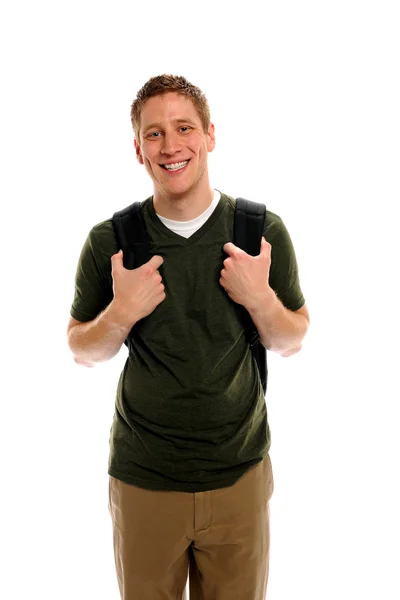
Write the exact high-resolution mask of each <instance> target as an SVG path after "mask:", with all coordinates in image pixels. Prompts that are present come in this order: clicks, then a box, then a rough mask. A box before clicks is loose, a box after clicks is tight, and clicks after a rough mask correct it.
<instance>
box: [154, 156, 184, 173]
mask: <svg viewBox="0 0 400 600" xmlns="http://www.w3.org/2000/svg"><path fill="white" fill-rule="evenodd" d="M189 162H190V159H189V160H182V161H180V162H176V163H169V164H164V165H160V167H162V168H163V169H164V171H168V173H182V171H184V170H185V169H186V167H187V165H188V164H189Z"/></svg>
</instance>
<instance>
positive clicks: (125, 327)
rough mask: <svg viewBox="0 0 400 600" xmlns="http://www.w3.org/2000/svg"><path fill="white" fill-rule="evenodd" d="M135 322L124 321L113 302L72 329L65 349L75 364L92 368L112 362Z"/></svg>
mask: <svg viewBox="0 0 400 600" xmlns="http://www.w3.org/2000/svg"><path fill="white" fill-rule="evenodd" d="M134 324H135V322H131V321H129V320H127V319H126V318H125V319H124V318H123V317H122V315H121V313H120V312H119V311H118V309H117V307H116V306H115V304H114V303H113V302H111V303H110V304H109V305H108V307H107V308H106V309H105V310H104V311H103V312H102V313H100V314H99V315H98V316H97V317H96V318H95V319H93V321H89V322H88V323H82V324H79V325H75V326H74V327H72V328H71V329H70V331H69V333H68V345H69V347H70V349H71V352H72V353H73V355H74V360H75V362H76V363H78V364H81V365H83V366H86V367H92V366H94V365H95V364H96V363H99V362H105V361H107V360H110V359H111V358H113V357H114V356H115V355H116V354H117V353H118V352H119V350H120V348H121V346H122V344H123V343H124V341H125V339H126V338H127V336H128V334H129V332H130V330H131V328H132V327H133V325H134Z"/></svg>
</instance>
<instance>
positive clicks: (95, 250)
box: [70, 226, 116, 322]
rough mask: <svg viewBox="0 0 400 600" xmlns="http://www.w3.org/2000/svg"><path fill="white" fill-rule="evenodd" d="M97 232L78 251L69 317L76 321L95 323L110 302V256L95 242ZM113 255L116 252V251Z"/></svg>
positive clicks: (92, 232)
mask: <svg viewBox="0 0 400 600" xmlns="http://www.w3.org/2000/svg"><path fill="white" fill-rule="evenodd" d="M98 237H99V228H98V226H97V227H94V228H93V229H92V230H91V231H90V232H89V234H88V236H87V238H86V240H85V243H84V245H83V248H82V250H81V253H80V256H79V260H78V265H77V269H76V274H75V294H74V300H73V303H72V306H71V310H70V313H71V316H72V317H73V318H74V319H77V320H78V321H83V322H86V321H91V320H93V319H95V318H96V317H97V316H98V315H99V314H100V313H101V312H102V311H103V310H104V309H105V308H106V307H107V306H108V305H109V303H110V302H111V300H112V299H113V290H112V276H111V255H112V254H113V251H112V250H110V251H109V252H104V248H103V247H102V244H101V240H100V241H99V240H98ZM115 251H116V250H115Z"/></svg>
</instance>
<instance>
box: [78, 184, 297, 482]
mask: <svg viewBox="0 0 400 600" xmlns="http://www.w3.org/2000/svg"><path fill="white" fill-rule="evenodd" d="M235 204H236V201H235V199H234V198H231V197H230V196H227V195H226V194H223V193H221V197H220V200H219V202H218V204H217V206H216V208H215V210H214V212H213V213H212V214H211V216H210V217H209V218H208V220H207V221H206V222H205V223H204V224H203V225H202V226H201V227H200V228H199V229H198V230H197V231H196V232H195V233H194V234H193V235H191V236H190V237H189V238H185V237H183V236H180V235H178V234H176V233H175V232H174V231H171V230H170V229H169V228H168V227H167V226H166V225H165V224H164V223H163V222H162V221H161V220H160V219H159V217H158V216H157V214H156V212H155V210H154V206H153V197H152V196H151V197H150V198H147V200H145V201H144V202H143V203H142V214H143V218H144V221H145V225H146V228H147V232H148V236H149V246H150V252H151V254H158V255H160V256H162V257H163V258H164V262H163V264H162V265H161V266H160V267H159V272H160V275H161V277H162V282H163V284H164V286H165V293H166V298H165V300H164V301H163V302H161V304H159V305H158V306H157V307H156V308H155V310H154V311H153V312H152V313H151V314H150V315H149V316H147V317H145V318H144V319H142V320H140V321H138V323H137V325H136V334H135V340H134V346H133V348H132V350H131V351H130V352H129V355H128V357H127V360H126V363H125V366H124V369H123V371H122V373H121V376H120V379H119V383H118V388H117V394H116V402H115V413H114V418H113V423H112V427H111V432H110V440H109V442H110V454H109V464H108V474H109V475H112V476H113V477H115V478H117V479H121V480H122V481H125V482H126V483H131V484H134V485H136V486H139V487H142V488H146V489H149V490H168V491H182V492H203V491H208V490H213V489H217V488H224V487H228V486H231V485H233V484H234V483H235V482H236V481H237V480H238V479H239V478H240V477H241V476H242V475H244V473H246V472H247V471H248V470H249V469H251V468H252V467H254V466H255V465H256V464H257V463H259V462H260V461H261V460H263V458H265V456H266V455H267V453H268V451H269V448H270V443H271V439H270V429H269V425H268V418H267V409H266V404H265V398H264V394H263V389H262V386H261V380H260V377H259V373H258V369H257V365H256V363H255V361H254V359H253V356H252V352H251V349H250V347H249V345H248V344H247V342H246V339H245V331H244V329H243V326H242V324H241V320H240V316H239V310H243V309H242V308H240V305H238V304H237V303H235V302H234V301H233V300H232V299H231V298H230V297H229V296H228V294H227V293H226V291H225V290H224V288H223V287H222V286H221V285H220V283H219V279H220V273H221V270H222V268H223V260H225V258H226V255H225V253H224V250H223V246H224V244H226V243H227V242H233V222H234V212H235ZM264 237H265V239H266V240H267V241H268V242H269V243H270V244H271V246H272V250H271V268H270V277H269V284H270V286H271V287H272V288H273V289H274V290H275V292H276V294H277V295H278V297H279V298H280V300H281V301H282V303H283V304H284V305H285V306H286V307H287V308H289V309H291V310H298V309H299V308H301V306H303V304H304V297H303V294H302V292H301V289H300V283H299V278H298V268H297V261H296V256H295V252H294V249H293V245H292V242H291V239H290V237H289V234H288V231H287V229H286V227H285V225H284V224H283V222H282V220H281V218H280V217H279V216H277V215H276V214H274V213H272V212H270V211H268V210H267V214H266V227H265V230H264ZM116 252H118V248H117V244H116V240H115V237H114V233H113V228H112V220H111V219H108V220H106V221H103V222H101V223H99V224H97V225H95V226H94V227H93V228H92V229H91V231H90V232H89V235H88V237H87V239H86V241H85V244H84V246H83V249H82V252H81V255H80V258H79V263H78V267H77V272H76V286H75V297H74V301H73V304H72V308H71V315H72V316H73V317H74V318H75V319H77V320H79V321H90V320H92V319H94V318H95V317H96V316H97V315H98V314H99V313H100V312H101V311H103V310H104V309H105V308H106V307H107V306H108V304H109V303H110V302H111V300H112V297H113V291H112V276H111V260H110V259H111V256H112V255H113V254H115V253H116Z"/></svg>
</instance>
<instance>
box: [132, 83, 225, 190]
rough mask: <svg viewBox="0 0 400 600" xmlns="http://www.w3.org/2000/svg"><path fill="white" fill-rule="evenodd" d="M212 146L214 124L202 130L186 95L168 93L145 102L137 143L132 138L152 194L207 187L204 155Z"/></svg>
mask: <svg viewBox="0 0 400 600" xmlns="http://www.w3.org/2000/svg"><path fill="white" fill-rule="evenodd" d="M214 146H215V137H214V125H213V124H211V125H210V127H209V130H208V132H207V133H205V132H204V131H203V126H202V123H201V120H200V116H199V114H198V112H197V110H196V108H195V106H194V104H193V103H192V101H191V100H190V99H189V98H186V97H185V96H180V95H179V94H176V93H175V92H168V93H166V94H163V95H160V96H154V97H152V98H149V99H148V100H147V101H146V102H145V104H144V106H143V108H142V111H141V116H140V145H139V143H138V142H137V141H136V140H135V149H136V156H137V159H138V161H139V163H140V164H143V165H144V166H145V168H146V170H147V172H148V174H149V175H150V177H151V179H152V180H153V183H154V192H155V194H157V192H159V193H161V195H162V196H167V197H180V196H184V195H187V194H188V193H189V192H193V191H196V190H201V189H202V186H207V185H208V168H207V157H208V152H211V151H212V150H213V149H214ZM180 163H182V164H180ZM165 165H167V167H166V166H165ZM168 165H169V168H168Z"/></svg>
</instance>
